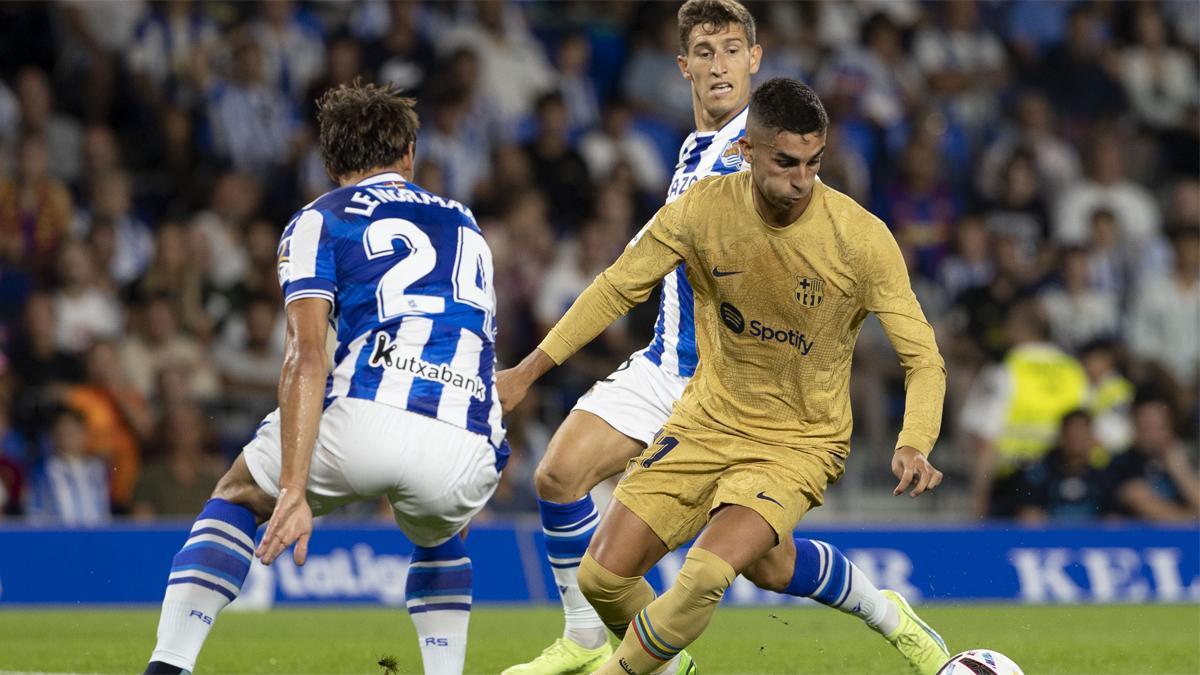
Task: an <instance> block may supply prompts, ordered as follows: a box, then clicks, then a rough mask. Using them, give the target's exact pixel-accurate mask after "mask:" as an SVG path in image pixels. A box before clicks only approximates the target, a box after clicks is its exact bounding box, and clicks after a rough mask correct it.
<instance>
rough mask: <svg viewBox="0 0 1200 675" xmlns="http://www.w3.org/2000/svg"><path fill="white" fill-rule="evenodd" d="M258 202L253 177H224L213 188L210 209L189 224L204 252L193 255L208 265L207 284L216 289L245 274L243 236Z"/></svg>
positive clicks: (259, 195)
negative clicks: (210, 283)
mask: <svg viewBox="0 0 1200 675" xmlns="http://www.w3.org/2000/svg"><path fill="white" fill-rule="evenodd" d="M261 202H262V186H261V184H260V183H259V181H258V180H257V179H256V178H255V177H254V176H252V175H250V174H246V173H227V174H224V175H222V176H221V177H219V178H218V179H217V181H216V184H215V185H214V186H213V190H212V198H211V200H210V201H209V208H208V209H207V210H205V211H201V212H200V213H199V214H197V215H196V217H195V218H194V219H193V220H192V229H193V230H195V231H196V233H197V243H200V244H201V245H202V246H203V249H204V250H195V251H193V252H192V253H193V255H195V256H198V257H199V258H200V259H202V260H204V261H206V262H207V263H208V265H207V267H208V270H207V273H208V280H209V281H210V282H212V284H213V285H214V286H216V287H217V288H221V289H225V288H229V287H231V286H233V285H234V284H235V283H237V282H238V280H240V279H241V278H242V276H243V275H245V274H246V269H247V267H248V266H249V261H248V260H247V257H246V252H245V250H244V249H243V247H242V233H243V231H244V230H245V228H246V226H247V225H248V224H249V223H250V220H251V219H252V218H254V216H255V214H256V213H257V212H258V209H259V205H260V204H261ZM193 264H194V263H193Z"/></svg>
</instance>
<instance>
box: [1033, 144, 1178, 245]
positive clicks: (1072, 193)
mask: <svg viewBox="0 0 1200 675" xmlns="http://www.w3.org/2000/svg"><path fill="white" fill-rule="evenodd" d="M1124 146H1125V143H1124V142H1123V139H1121V138H1120V137H1117V136H1106V137H1102V138H1098V139H1096V141H1095V142H1094V143H1093V144H1092V146H1091V162H1090V163H1089V166H1090V168H1091V178H1090V179H1087V180H1084V181H1081V182H1079V183H1077V184H1076V185H1075V186H1073V187H1071V188H1068V189H1067V190H1066V191H1065V192H1064V193H1063V194H1062V196H1061V197H1060V198H1059V203H1058V212H1057V213H1056V214H1055V227H1054V236H1055V239H1057V240H1058V241H1059V242H1061V243H1064V244H1083V243H1085V242H1086V241H1087V236H1088V230H1089V228H1088V225H1089V220H1088V219H1089V218H1091V216H1092V214H1093V213H1095V212H1096V209H1100V208H1107V209H1109V210H1110V211H1112V212H1113V214H1114V215H1115V216H1116V217H1117V223H1118V224H1119V225H1120V226H1121V228H1122V229H1121V241H1122V244H1123V245H1125V246H1128V247H1130V248H1132V249H1134V250H1137V249H1139V248H1142V247H1145V246H1148V245H1150V244H1151V243H1152V241H1153V239H1154V237H1156V236H1157V235H1158V234H1159V229H1160V227H1161V221H1162V214H1161V212H1160V211H1159V208H1158V204H1156V203H1155V201H1154V198H1153V197H1152V196H1151V195H1150V192H1149V191H1148V190H1146V188H1144V187H1142V186H1141V185H1138V184H1137V183H1134V182H1133V181H1131V180H1129V179H1128V178H1127V177H1126V176H1125V158H1124V157H1123V156H1122V154H1121V152H1122V149H1123V147H1124Z"/></svg>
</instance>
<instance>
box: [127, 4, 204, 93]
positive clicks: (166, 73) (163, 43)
mask: <svg viewBox="0 0 1200 675" xmlns="http://www.w3.org/2000/svg"><path fill="white" fill-rule="evenodd" d="M220 40H221V34H220V30H219V28H218V26H217V24H216V22H215V21H213V20H212V18H210V17H209V16H207V15H206V14H205V13H204V11H203V10H202V8H201V7H200V6H199V5H198V4H194V3H192V2H190V0H171V1H170V2H164V3H159V4H156V5H155V6H153V7H152V9H151V11H150V13H149V14H148V15H147V16H146V17H145V18H144V19H143V20H142V22H141V23H140V24H139V25H138V27H137V32H136V35H135V38H134V43H133V46H132V49H130V50H129V51H128V52H126V60H127V62H128V65H129V70H130V72H131V74H132V75H133V77H134V80H135V83H136V84H137V86H138V91H139V92H140V93H141V95H142V96H144V97H146V98H147V99H149V101H150V102H151V104H152V105H155V106H164V105H166V104H168V103H176V104H182V105H191V104H194V103H195V102H196V101H197V100H198V99H199V98H200V96H201V92H200V90H199V88H198V83H197V82H196V72H195V64H196V62H197V61H207V60H208V59H210V58H212V56H213V53H214V52H215V51H216V50H217V48H218V46H219V44H220Z"/></svg>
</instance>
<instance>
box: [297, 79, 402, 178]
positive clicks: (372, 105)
mask: <svg viewBox="0 0 1200 675" xmlns="http://www.w3.org/2000/svg"><path fill="white" fill-rule="evenodd" d="M415 105H416V100H415V99H412V98H406V97H404V96H402V95H401V93H400V90H399V89H396V88H395V87H393V86H391V85H388V84H383V85H378V84H369V83H363V82H362V81H360V80H355V81H354V82H353V83H351V84H343V85H339V86H338V87H335V88H333V89H330V90H329V91H327V92H325V94H324V95H322V96H321V98H320V99H318V100H317V122H318V123H319V124H320V127H321V161H322V162H323V163H324V164H325V170H326V171H328V172H329V175H330V176H333V177H334V178H339V177H341V176H346V175H348V174H352V173H358V172H361V171H366V170H368V169H373V168H376V167H384V166H389V165H392V164H395V163H396V162H397V161H399V160H400V159H401V158H402V157H404V156H405V155H407V154H408V152H409V148H410V147H411V146H412V144H413V143H414V142H415V141H416V139H417V128H418V127H419V126H420V124H419V122H418V121H417V113H416V111H415V110H414V109H413V108H414V106H415Z"/></svg>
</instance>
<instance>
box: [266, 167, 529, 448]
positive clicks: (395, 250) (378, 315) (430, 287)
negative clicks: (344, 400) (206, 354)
mask: <svg viewBox="0 0 1200 675" xmlns="http://www.w3.org/2000/svg"><path fill="white" fill-rule="evenodd" d="M279 281H280V284H281V285H282V286H283V293H284V302H285V303H288V302H291V301H293V300H297V299H300V298H312V297H317V298H325V299H327V300H329V301H330V302H331V303H333V308H334V316H335V317H336V326H337V350H336V351H335V352H334V356H333V364H334V367H333V372H332V373H331V374H330V376H329V384H328V388H327V391H326V405H327V406H328V404H329V403H330V402H331V401H332V400H333V399H335V398H338V397H341V396H347V397H350V398H360V399H366V400H368V401H376V402H378V403H383V404H386V405H390V406H395V407H397V408H401V409H404V410H409V411H412V412H416V413H420V414H422V415H427V416H429V417H433V418H435V419H439V420H442V421H444V422H448V423H450V424H453V425H455V426H458V427H461V428H464V429H467V430H468V431H472V432H474V433H479V434H483V435H485V436H487V437H488V438H489V439H490V440H491V442H492V445H493V446H494V447H495V448H496V449H497V451H498V452H502V451H503V449H504V447H505V446H503V445H502V444H503V441H504V425H503V423H502V422H501V420H500V414H501V410H500V400H499V397H498V396H497V393H496V386H495V381H494V375H495V367H496V351H495V338H496V327H495V326H496V324H495V311H496V296H495V290H494V288H493V286H492V254H491V250H490V249H489V248H488V245H487V242H485V241H484V239H483V234H482V233H481V232H480V231H479V226H478V225H476V223H475V218H474V216H472V215H471V211H470V209H468V208H466V207H465V206H463V205H462V204H460V203H458V202H456V201H454V200H451V199H445V198H443V197H439V196H437V195H433V194H430V193H429V192H426V191H425V190H422V189H421V188H420V187H417V186H416V185H413V184H412V183H409V182H407V181H405V180H404V178H403V177H402V176H400V175H399V174H397V173H385V174H380V175H377V176H373V177H371V178H368V179H366V180H364V181H362V182H361V183H358V184H357V185H352V186H346V187H343V188H338V189H336V190H333V191H331V192H328V193H326V194H325V195H323V196H322V197H321V198H319V199H317V200H316V201H315V202H313V203H312V204H309V205H308V206H307V207H305V208H304V209H302V210H301V211H300V212H299V213H297V214H296V215H295V216H294V217H293V218H292V220H291V222H290V223H288V226H287V229H286V230H284V232H283V237H282V240H281V241H280V243H279Z"/></svg>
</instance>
